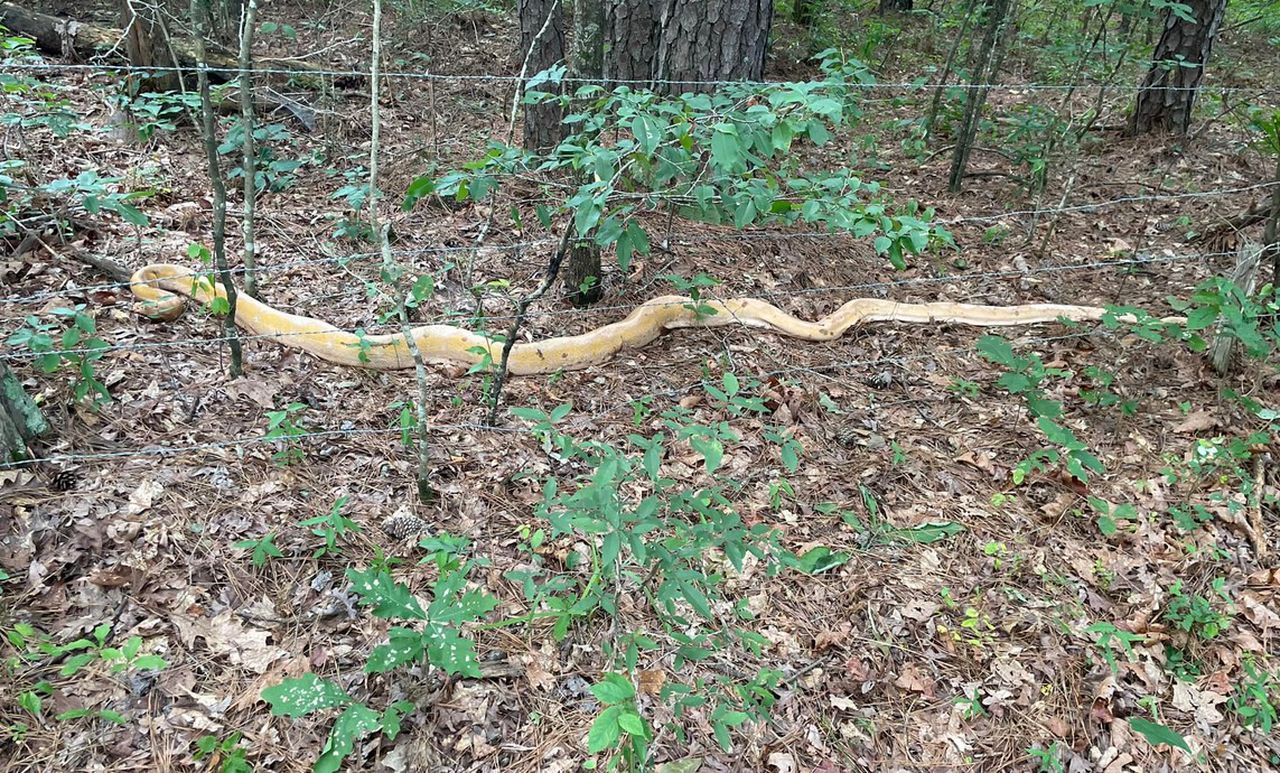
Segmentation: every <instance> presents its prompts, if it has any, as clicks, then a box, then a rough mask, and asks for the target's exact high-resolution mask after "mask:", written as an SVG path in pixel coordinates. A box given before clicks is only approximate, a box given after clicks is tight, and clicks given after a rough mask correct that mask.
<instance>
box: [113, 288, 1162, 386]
mask: <svg viewBox="0 0 1280 773" xmlns="http://www.w3.org/2000/svg"><path fill="white" fill-rule="evenodd" d="M130 289H131V290H132V291H133V294H134V295H135V296H136V297H137V298H138V299H139V301H140V302H139V304H138V305H137V307H136V308H137V310H138V312H139V313H141V314H143V315H145V316H147V317H150V318H153V319H160V320H172V319H175V318H176V317H178V316H179V315H180V314H182V311H183V308H184V305H185V299H184V296H186V297H189V298H192V299H195V300H197V301H199V302H201V303H205V304H209V303H211V302H212V301H213V299H214V298H226V291H225V289H224V288H223V287H222V286H221V285H220V284H215V283H214V282H213V281H212V280H211V279H209V278H208V277H207V276H205V275H202V274H197V273H193V272H192V271H190V270H188V269H186V268H183V267H182V266H177V265H171V264H166V263H156V264H152V265H148V266H143V267H142V268H140V269H138V270H137V271H136V272H135V273H134V274H133V276H132V278H131V284H130ZM712 312H714V313H712ZM1105 312H1106V310H1105V309H1102V308H1100V307H1095V306H1072V305H1062V304H1050V303H1028V304H1023V305H1017V306H982V305H976V304H969V303H948V302H934V303H899V302H897V301H890V300H882V299H878V298H855V299H853V300H850V301H848V302H847V303H845V304H844V305H843V306H841V307H840V308H839V309H837V310H836V311H835V312H833V313H831V314H830V315H828V316H826V317H824V318H822V319H820V320H818V321H817V322H808V321H806V320H802V319H798V318H796V317H793V316H791V315H790V314H788V313H786V312H785V311H782V310H781V309H779V308H778V307H776V306H774V305H772V304H769V303H766V302H765V301H762V300H758V299H755V298H733V299H729V300H706V299H701V300H697V301H695V300H694V299H692V298H689V297H685V296H679V295H663V296H658V297H655V298H651V299H650V300H648V301H645V302H644V303H642V304H640V305H639V306H637V307H636V308H635V310H633V311H632V312H631V313H630V314H628V315H627V317H626V318H625V319H622V320H620V321H618V322H614V323H611V324H608V325H605V326H603V327H600V328H596V329H595V330H592V331H590V332H587V333H582V334H580V335H573V336H561V337H557V338H549V339H546V340H544V341H534V342H527V343H525V342H522V343H516V344H515V345H514V346H513V347H512V349H511V355H510V360H509V362H508V370H509V372H510V373H512V374H516V375H532V374H545V373H555V372H556V371H561V370H580V369H583V368H587V367H590V366H592V365H599V364H600V363H603V362H606V361H608V360H609V359H610V358H612V357H613V356H614V355H615V354H617V353H618V352H620V351H622V350H624V349H634V348H639V347H642V346H644V345H646V344H648V343H650V342H652V341H653V340H654V339H655V338H657V337H658V336H660V335H661V334H662V333H663V332H664V331H667V330H674V329H677V328H688V327H723V326H726V325H746V326H749V327H754V328H762V329H766V330H772V331H774V332H777V333H781V334H783V335H785V336H790V337H792V338H798V339H802V340H805V341H831V340H834V339H837V338H839V337H840V336H842V335H844V334H845V333H846V332H847V331H848V330H849V329H850V328H853V327H857V326H859V325H863V324H866V323H869V322H910V323H922V324H938V323H950V324H962V325H971V326H978V327H1003V326H1015V325H1034V324H1039V323H1045V322H1054V321H1057V320H1059V319H1067V320H1072V321H1077V322H1080V321H1087V320H1100V319H1102V317H1103V315H1104V314H1105ZM1118 319H1120V320H1121V321H1134V318H1133V317H1125V316H1120V317H1118ZM235 321H236V324H237V325H238V326H239V327H241V328H243V329H245V330H247V331H249V332H250V333H252V334H255V335H258V336H260V337H263V338H267V339H270V340H273V341H276V342H277V343H280V344H283V345H285V346H287V347H292V348H295V349H301V350H302V351H305V352H309V353H311V354H313V355H315V356H316V357H319V358H320V359H322V360H325V361H327V362H332V363H337V364H339V365H350V366H353V367H358V368H373V369H378V370H396V369H400V368H409V367H413V358H412V356H411V353H410V351H409V347H408V345H407V343H406V341H405V339H404V336H403V335H402V334H401V333H385V334H377V335H365V336H359V335H356V334H354V333H349V332H347V331H345V330H340V329H339V328H336V327H334V326H333V325H330V324H329V323H327V322H324V321H322V320H318V319H314V318H311V317H303V316H300V315H297V314H289V313H287V312H284V311H280V310H279V309H275V308H272V307H271V306H268V305H267V304H265V303H262V302H261V301H258V300H255V299H253V298H251V297H249V296H247V295H245V294H244V293H240V294H239V296H238V298H237V301H236V318H235ZM1162 321H1163V322H1166V323H1174V322H1181V321H1183V320H1182V318H1181V317H1168V318H1165V319H1164V320H1162ZM410 332H411V334H412V335H413V337H414V338H415V339H416V341H417V344H418V347H419V350H420V351H421V353H422V357H423V359H424V360H427V361H429V362H436V363H439V362H443V363H452V364H462V365H474V364H476V363H478V362H480V361H481V360H482V358H483V356H484V354H483V353H484V352H488V353H489V356H490V357H492V358H493V361H494V362H497V361H498V359H499V358H500V356H501V352H502V344H501V343H500V342H495V341H493V340H491V339H489V338H486V337H484V336H482V335H479V334H478V333H474V332H471V331H470V330H464V329H462V328H459V327H454V326H452V325H422V326H419V327H415V328H413V329H412V330H411V331H410Z"/></svg>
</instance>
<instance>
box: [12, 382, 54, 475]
mask: <svg viewBox="0 0 1280 773" xmlns="http://www.w3.org/2000/svg"><path fill="white" fill-rule="evenodd" d="M48 431H49V423H48V422H47V421H45V418H44V416H43V415H41V413H40V408H39V407H38V406H37V405H36V403H35V401H34V400H32V399H31V398H30V397H28V396H27V393H26V392H25V391H23V389H22V384H21V383H19V381H18V377H17V376H15V375H13V373H12V372H11V371H10V370H9V368H8V367H7V366H6V365H5V364H4V363H3V362H0V467H5V466H8V465H9V464H12V463H15V462H20V461H22V460H24V459H27V458H29V457H30V451H29V445H30V443H31V442H32V441H33V440H35V439H36V438H38V437H40V436H41V435H43V434H44V433H46V432H48Z"/></svg>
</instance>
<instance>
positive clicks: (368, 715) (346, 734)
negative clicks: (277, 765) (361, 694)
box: [312, 703, 382, 773]
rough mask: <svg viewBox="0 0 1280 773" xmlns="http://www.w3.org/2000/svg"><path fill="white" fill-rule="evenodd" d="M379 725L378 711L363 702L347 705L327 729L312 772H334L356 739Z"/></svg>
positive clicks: (349, 752)
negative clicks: (327, 733) (326, 734)
mask: <svg viewBox="0 0 1280 773" xmlns="http://www.w3.org/2000/svg"><path fill="white" fill-rule="evenodd" d="M381 725H382V718H381V717H380V716H379V715H378V712H376V711H374V710H373V709H371V708H369V707H368V706H365V705H364V704H363V703H355V704H352V705H350V706H348V707H347V708H346V710H345V711H343V712H342V714H341V716H339V717H338V721H337V722H334V723H333V729H332V730H330V731H329V738H328V740H326V741H325V744H324V749H322V750H321V753H320V759H318V760H316V764H315V766H314V767H313V768H312V770H313V771H314V773H336V771H338V770H340V769H341V768H342V761H343V760H344V759H346V758H347V755H349V754H351V751H352V750H353V749H354V748H355V744H356V741H358V740H360V739H361V738H364V737H365V736H366V735H368V734H369V733H372V732H373V731H374V730H377V729H378V728H379V727H381Z"/></svg>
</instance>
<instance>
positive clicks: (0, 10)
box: [0, 3, 354, 85]
mask: <svg viewBox="0 0 1280 773" xmlns="http://www.w3.org/2000/svg"><path fill="white" fill-rule="evenodd" d="M0 24H3V25H4V26H6V27H8V28H9V29H10V30H11V31H12V32H15V33H18V34H19V35H25V36H26V37H29V38H31V39H32V40H34V41H35V44H36V48H38V49H40V50H41V51H44V52H45V53H49V54H54V55H56V56H67V55H71V54H74V55H76V56H79V57H82V58H84V59H89V58H92V57H95V56H99V55H102V54H108V55H110V56H112V57H113V58H116V59H119V60H121V61H124V59H125V57H124V55H123V53H122V51H121V49H120V47H119V43H120V40H121V39H122V38H123V36H124V33H123V32H121V31H120V30H118V29H115V28H113V27H99V26H97V25H96V24H85V23H83V22H78V21H74V20H72V19H64V18H61V17H58V16H50V15H48V14H44V13H39V12H37V11H31V10H28V9H26V8H19V7H18V6H16V5H14V4H12V3H0ZM169 43H170V46H171V47H172V49H173V54H174V57H176V58H177V60H178V66H179V67H183V68H185V67H190V68H192V69H195V66H196V58H197V56H196V44H195V41H193V40H191V39H189V38H176V37H175V38H171V39H170V41H169ZM206 58H207V60H208V64H209V67H211V68H215V71H214V72H210V73H209V77H210V78H213V79H214V80H218V81H220V82H221V81H230V80H233V79H234V78H235V71H236V70H238V69H239V67H240V63H239V61H238V58H237V55H236V53H235V52H232V51H228V50H226V49H224V48H222V47H220V46H214V45H212V44H211V45H210V46H209V49H208V51H207V52H206ZM258 63H259V64H261V65H264V66H266V67H267V68H276V69H281V70H290V71H296V72H298V73H299V74H306V73H314V74H316V75H320V74H322V73H324V72H325V69H324V68H322V67H319V66H317V65H313V64H309V63H307V62H299V61H295V60H292V59H289V60H282V59H274V58H271V57H267V58H264V59H259V60H258ZM218 70H225V71H226V72H218ZM337 80H338V81H340V82H341V85H352V84H353V82H354V79H353V78H351V77H350V76H345V77H344V78H339V79H337Z"/></svg>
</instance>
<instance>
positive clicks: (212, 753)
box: [191, 732, 253, 773]
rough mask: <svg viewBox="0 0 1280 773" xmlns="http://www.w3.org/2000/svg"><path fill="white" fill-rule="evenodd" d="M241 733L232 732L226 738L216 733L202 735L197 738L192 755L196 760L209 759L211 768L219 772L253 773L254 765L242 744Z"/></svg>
mask: <svg viewBox="0 0 1280 773" xmlns="http://www.w3.org/2000/svg"><path fill="white" fill-rule="evenodd" d="M240 738H241V734H240V733H239V732H235V733H232V734H231V735H229V736H227V737H226V738H219V737H218V736H216V735H206V736H201V737H200V738H199V739H198V740H196V749H195V752H193V753H192V755H191V756H192V757H193V758H194V759H195V760H196V762H204V761H205V760H208V765H209V767H210V769H213V770H216V771H217V773H252V771H253V766H252V765H250V764H249V761H248V759H247V758H246V756H245V750H244V748H243V747H241V746H240Z"/></svg>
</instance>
